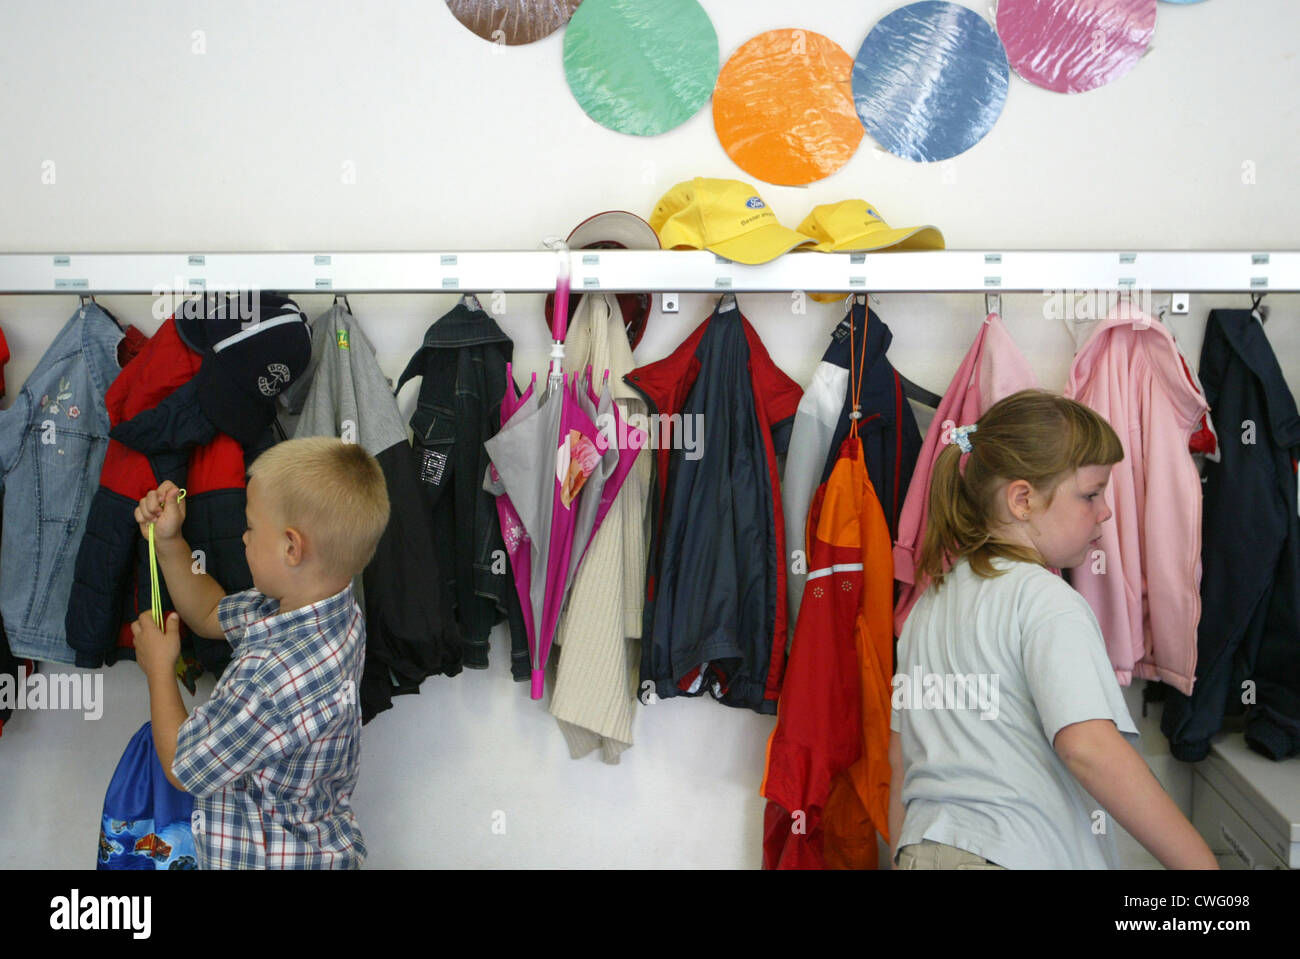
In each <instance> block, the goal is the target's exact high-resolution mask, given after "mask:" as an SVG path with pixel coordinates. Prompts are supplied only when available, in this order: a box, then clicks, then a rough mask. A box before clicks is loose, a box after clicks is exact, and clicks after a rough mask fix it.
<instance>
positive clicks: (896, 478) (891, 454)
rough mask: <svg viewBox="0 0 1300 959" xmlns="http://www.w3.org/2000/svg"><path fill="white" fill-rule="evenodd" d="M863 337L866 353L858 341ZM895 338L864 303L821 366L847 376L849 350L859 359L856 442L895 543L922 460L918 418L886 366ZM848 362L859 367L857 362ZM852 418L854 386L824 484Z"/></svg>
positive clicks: (834, 336)
mask: <svg viewBox="0 0 1300 959" xmlns="http://www.w3.org/2000/svg"><path fill="white" fill-rule="evenodd" d="M850 316H851V317H852V323H853V338H852V340H850V338H849V327H848V322H846V321H848V320H849V319H850ZM864 329H865V336H866V345H865V347H864V345H863V342H862V337H863V335H864ZM893 339H894V334H893V333H891V332H890V330H889V327H888V326H886V325H885V324H884V322H883V321H882V320H881V319H880V317H879V316H877V315H876V314H875V313H874V312H872V311H871V310H870V309H868V308H867V306H866V304H864V303H857V302H855V303H854V304H853V307H852V309H851V311H850V315H849V316H846V317H845V319H844V320H842V321H840V324H839V326H837V327H836V328H835V329H834V331H833V332H832V333H831V345H830V346H829V347H827V349H826V354H825V356H823V357H822V360H823V361H824V362H827V363H834V364H835V365H836V366H842V367H844V368H845V369H847V370H852V369H853V367H852V365H850V356H849V353H850V349H849V345H850V343H852V345H853V346H854V347H855V348H856V349H857V350H858V351H859V355H860V356H862V370H863V372H862V379H861V381H860V382H859V383H858V405H859V407H860V408H861V411H862V422H861V424H860V425H859V426H858V437H859V438H860V439H861V440H862V455H863V458H864V459H865V460H866V463H867V475H868V476H869V477H871V485H872V487H873V488H874V489H875V491H876V498H877V499H879V500H880V506H881V509H883V510H884V511H885V519H886V520H887V521H888V522H889V535H890V537H892V538H897V537H898V516H899V513H901V512H902V510H903V500H904V499H906V497H907V487H908V486H909V485H910V484H911V482H912V473H913V472H914V471H915V470H916V460H917V458H918V457H919V456H920V455H921V430H920V428H919V427H917V425H916V416H915V415H914V414H913V413H912V407H911V406H910V405H909V404H908V402H907V398H906V397H905V396H904V395H903V382H902V378H901V377H900V376H899V375H898V371H897V370H895V369H894V367H893V366H892V365H890V362H889V359H888V357H887V354H888V352H889V344H890V343H891V342H893ZM852 361H853V362H854V363H856V362H857V357H853V358H852ZM852 412H853V383H852V379H850V381H849V389H848V390H847V391H846V392H845V394H844V409H843V410H842V411H841V413H840V419H839V422H838V424H837V425H836V427H835V436H834V437H833V438H832V439H831V446H830V452H829V453H828V454H827V456H826V462H825V464H824V465H823V468H822V479H821V481H822V482H823V483H825V482H826V481H827V480H829V479H830V478H831V470H832V469H833V468H834V467H835V463H836V461H837V460H838V459H839V453H840V447H841V446H843V445H844V441H845V440H846V439H848V436H849V426H850V424H851V419H850V414H851V413H852Z"/></svg>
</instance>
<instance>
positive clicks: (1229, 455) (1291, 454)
mask: <svg viewBox="0 0 1300 959" xmlns="http://www.w3.org/2000/svg"><path fill="white" fill-rule="evenodd" d="M1200 378H1201V383H1202V385H1203V386H1204V387H1205V398H1206V400H1207V401H1208V402H1209V404H1210V408H1211V409H1212V410H1213V411H1214V419H1215V422H1216V423H1217V424H1218V426H1219V436H1220V448H1221V451H1222V454H1221V460H1220V462H1217V463H1215V462H1213V461H1207V462H1206V464H1205V477H1204V484H1205V490H1204V492H1205V499H1204V509H1203V510H1202V522H1201V531H1202V546H1201V566H1202V574H1201V621H1200V625H1199V627H1198V630H1197V658H1196V685H1195V688H1194V689H1193V691H1192V695H1191V696H1184V695H1182V694H1181V693H1179V692H1178V691H1177V690H1175V689H1172V688H1170V689H1169V690H1168V691H1167V693H1166V699H1165V707H1164V713H1163V715H1162V717H1161V722H1160V728H1161V731H1162V732H1164V734H1165V735H1166V736H1168V737H1169V749H1170V752H1171V753H1172V754H1173V756H1174V758H1176V759H1180V760H1183V761H1185V762H1196V761H1198V760H1201V759H1204V758H1205V756H1206V754H1207V753H1208V752H1209V750H1210V739H1211V737H1212V736H1214V734H1215V733H1217V732H1218V731H1219V728H1220V726H1221V725H1222V723H1223V717H1224V715H1225V714H1227V715H1232V716H1238V715H1242V714H1243V713H1244V715H1245V732H1246V742H1247V744H1248V745H1249V746H1250V747H1251V748H1252V749H1254V750H1255V751H1256V752H1259V753H1262V754H1263V755H1265V756H1268V757H1269V758H1270V759H1284V758H1286V757H1288V756H1293V755H1295V754H1296V753H1298V752H1300V515H1298V514H1297V499H1296V492H1297V491H1296V461H1297V457H1300V414H1297V412H1296V405H1295V400H1294V399H1293V398H1292V396H1291V393H1290V391H1289V390H1288V389H1287V386H1286V381H1285V380H1284V379H1283V377H1282V371H1281V369H1279V368H1278V363H1277V357H1276V356H1274V354H1273V350H1272V348H1271V347H1270V346H1269V343H1268V339H1267V338H1266V337H1265V335H1264V331H1263V329H1262V328H1261V327H1260V325H1259V322H1258V321H1257V320H1255V319H1254V318H1253V317H1252V315H1251V311H1250V310H1213V311H1211V313H1210V317H1209V321H1208V322H1207V323H1206V327H1205V342H1204V344H1203V345H1202V347H1201V367H1200ZM1252 685H1253V695H1252V689H1251V687H1252Z"/></svg>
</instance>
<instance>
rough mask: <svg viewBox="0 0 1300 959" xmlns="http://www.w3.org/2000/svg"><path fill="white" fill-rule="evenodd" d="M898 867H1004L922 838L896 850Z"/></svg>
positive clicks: (963, 850) (953, 847) (1004, 867)
mask: <svg viewBox="0 0 1300 959" xmlns="http://www.w3.org/2000/svg"><path fill="white" fill-rule="evenodd" d="M897 868H899V869H1006V866H999V865H997V863H992V862H989V861H988V860H987V859H985V858H983V857H982V856H977V855H975V854H974V853H973V852H967V851H966V850H965V849H958V848H957V847H956V846H949V845H947V844H946V843H941V842H935V841H934V840H932V839H922V840H921V841H920V842H919V843H912V844H909V845H906V846H904V847H903V848H902V849H900V850H898V867H897Z"/></svg>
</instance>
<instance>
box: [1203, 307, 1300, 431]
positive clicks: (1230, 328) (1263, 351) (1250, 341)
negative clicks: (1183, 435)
mask: <svg viewBox="0 0 1300 959" xmlns="http://www.w3.org/2000/svg"><path fill="white" fill-rule="evenodd" d="M1213 326H1218V327H1219V329H1220V330H1222V332H1223V337H1224V339H1226V340H1227V341H1228V345H1229V347H1231V349H1232V350H1233V352H1235V353H1236V354H1237V355H1238V356H1239V357H1241V361H1242V362H1243V363H1245V364H1246V366H1247V367H1249V369H1250V371H1251V372H1252V373H1253V374H1255V376H1256V377H1258V378H1259V382H1260V386H1261V387H1263V390H1264V404H1265V405H1266V406H1267V407H1268V421H1269V427H1270V429H1271V430H1272V433H1273V442H1274V443H1275V444H1276V445H1277V446H1279V447H1281V448H1283V449H1290V448H1291V447H1294V446H1300V413H1297V412H1296V405H1295V398H1294V397H1293V396H1292V395H1291V390H1290V388H1289V387H1288V386H1287V384H1286V378H1285V377H1284V376H1283V375H1282V370H1281V368H1280V367H1279V366H1278V363H1277V354H1276V353H1274V352H1273V348H1272V347H1271V346H1270V345H1269V343H1268V338H1267V337H1266V336H1265V335H1264V328H1263V327H1262V326H1261V325H1260V323H1259V321H1258V320H1256V319H1255V316H1254V313H1253V311H1251V310H1211V311H1210V317H1209V320H1208V327H1213ZM1208 327H1207V331H1206V341H1207V342H1209V340H1210V330H1209V328H1208ZM1215 359H1218V360H1219V362H1213V361H1211V362H1206V356H1205V354H1204V352H1202V355H1201V377H1202V379H1203V381H1204V383H1205V391H1206V396H1207V398H1208V399H1210V404H1211V406H1213V405H1214V403H1215V402H1216V401H1217V400H1218V397H1219V393H1220V391H1221V389H1222V376H1223V362H1222V361H1223V360H1224V359H1226V357H1218V358H1215Z"/></svg>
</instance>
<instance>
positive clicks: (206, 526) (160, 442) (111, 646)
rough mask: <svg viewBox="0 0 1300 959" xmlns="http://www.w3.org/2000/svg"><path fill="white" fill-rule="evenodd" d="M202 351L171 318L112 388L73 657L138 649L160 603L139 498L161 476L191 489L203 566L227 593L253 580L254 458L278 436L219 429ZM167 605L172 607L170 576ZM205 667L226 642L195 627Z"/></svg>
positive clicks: (187, 529) (71, 618)
mask: <svg viewBox="0 0 1300 959" xmlns="http://www.w3.org/2000/svg"><path fill="white" fill-rule="evenodd" d="M201 360H202V356H201V354H200V353H198V352H196V351H195V350H193V349H191V348H190V347H189V346H188V345H186V343H185V341H184V340H182V339H181V337H180V335H179V334H178V332H177V329H176V324H175V318H174V317H172V318H169V319H168V320H167V322H165V323H164V324H163V325H162V327H161V328H160V329H159V330H158V332H157V333H156V334H154V336H153V337H152V338H151V339H150V340H149V342H148V343H147V344H146V345H145V346H144V348H143V349H142V350H141V351H140V353H139V354H138V355H137V356H136V357H135V358H134V359H133V360H132V361H131V362H130V363H129V364H128V365H127V366H126V368H125V369H123V370H122V372H121V373H120V374H119V375H118V377H117V379H115V380H114V381H113V385H112V386H110V387H109V389H108V393H107V395H106V397H105V399H106V402H107V406H108V415H109V421H110V423H111V424H112V429H111V432H110V434H109V435H110V439H109V445H108V452H107V454H106V455H105V457H104V466H103V469H102V470H101V472H100V478H99V489H98V491H97V492H96V494H95V497H94V499H93V500H92V502H91V506H90V514H89V516H88V517H87V519H86V532H85V535H84V537H83V539H82V541H81V547H80V550H79V551H78V553H77V561H76V567H75V569H74V574H73V585H72V594H71V598H70V600H69V603H68V610H67V616H66V620H65V626H66V632H67V639H68V644H69V645H70V646H71V647H72V648H73V649H74V650H75V651H76V656H77V658H76V665H77V666H79V667H83V668H97V667H99V666H103V665H112V664H113V663H114V662H116V661H117V660H118V659H119V658H121V657H123V656H125V657H127V658H134V644H133V642H132V638H131V628H130V624H131V623H132V622H134V621H135V620H136V619H137V618H138V617H139V616H140V614H141V613H142V612H144V611H146V610H148V609H150V608H151V606H152V602H153V597H152V592H151V589H150V576H149V544H148V542H147V541H146V540H145V539H144V538H143V537H141V535H140V531H139V526H138V525H137V523H136V521H135V508H136V506H137V505H138V504H139V501H140V499H141V498H142V497H143V496H144V495H145V494H146V493H148V492H149V491H150V490H152V489H156V488H157V487H158V486H159V484H161V483H162V482H163V481H164V480H171V481H172V482H174V483H175V484H176V485H177V486H180V487H182V488H184V489H185V491H186V496H185V507H186V515H185V526H184V530H183V533H184V536H185V539H186V540H187V542H188V543H189V544H190V547H191V549H192V550H193V551H194V563H195V565H196V568H197V569H199V570H200V571H202V572H206V573H208V574H209V575H210V576H212V577H213V578H214V579H216V581H217V582H218V583H220V584H221V586H222V588H223V589H225V590H226V592H227V593H233V592H238V591H239V590H244V589H249V588H251V587H252V585H253V581H252V575H251V574H250V573H249V570H248V563H247V561H246V560H245V558H244V546H243V534H244V525H245V524H244V505H245V499H244V497H245V493H244V477H245V469H246V464H247V463H251V462H252V461H253V459H254V458H255V457H256V456H257V455H258V454H259V453H261V452H262V451H263V450H264V449H266V448H267V447H269V446H270V445H272V443H273V442H274V439H275V437H274V433H273V432H272V430H271V429H270V428H267V429H265V430H263V431H262V433H261V435H260V437H259V439H258V440H257V441H256V442H255V443H253V444H252V445H250V446H249V447H245V446H243V445H241V444H240V443H239V442H238V441H236V440H234V439H232V438H231V437H229V436H227V435H226V434H224V433H221V432H218V430H217V429H216V427H215V426H213V424H212V422H211V421H210V420H209V419H208V418H207V417H206V416H205V415H204V413H203V411H202V408H201V407H200V404H199V402H198V397H197V392H196V383H195V375H196V374H197V373H198V370H199V366H200V363H201ZM161 593H162V597H161V598H162V604H163V608H164V609H167V610H169V609H171V608H172V606H171V600H170V597H169V596H168V595H167V591H166V584H162V588H161ZM187 642H192V644H193V651H194V653H195V655H196V656H197V658H198V661H199V662H200V663H201V664H202V666H203V667H204V668H206V669H208V670H211V671H212V672H213V673H214V674H216V675H220V674H221V672H222V671H223V670H224V669H225V667H226V665H227V663H229V661H230V646H229V645H228V644H227V643H226V642H225V641H224V640H208V639H204V638H202V637H198V636H190V637H187Z"/></svg>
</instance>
